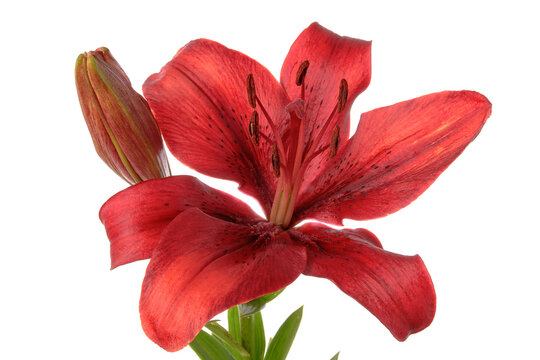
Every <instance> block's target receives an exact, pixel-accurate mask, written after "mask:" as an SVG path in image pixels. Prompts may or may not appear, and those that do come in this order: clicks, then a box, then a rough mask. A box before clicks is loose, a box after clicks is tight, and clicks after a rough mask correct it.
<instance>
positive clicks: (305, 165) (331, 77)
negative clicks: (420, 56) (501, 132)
mask: <svg viewBox="0 0 540 360" xmlns="http://www.w3.org/2000/svg"><path fill="white" fill-rule="evenodd" d="M370 77H371V60H370V42H366V41H362V40H356V39H351V38H348V37H340V36H338V35H336V34H334V33H332V32H330V31H329V30H327V29H325V28H323V27H321V26H320V25H319V24H316V23H315V24H312V25H311V26H310V27H309V28H307V29H306V30H305V31H304V32H303V33H302V34H301V35H300V36H299V38H298V39H297V40H296V42H295V43H294V44H293V46H292V48H291V50H290V52H289V54H288V56H287V58H286V59H285V63H284V64H283V67H282V69H281V84H280V83H278V82H277V81H276V80H275V79H274V78H273V77H272V75H271V74H270V73H269V72H268V70H266V69H265V68H264V67H263V66H261V65H260V64H258V63H257V62H255V61H254V60H252V59H250V58H248V57H247V56H245V55H243V54H241V53H239V52H236V51H233V50H230V49H227V48H226V47H224V46H222V45H220V44H218V43H215V42H212V41H209V40H204V39H201V40H196V41H192V42H190V43H189V44H187V45H186V46H185V47H183V48H182V49H181V50H180V51H179V52H178V53H177V54H176V55H175V57H174V58H173V59H172V61H171V62H169V63H168V64H167V65H166V66H165V67H164V68H163V69H162V70H161V72H160V73H159V74H155V75H152V76H151V77H150V78H149V79H148V80H147V81H146V83H145V84H144V89H143V91H144V94H145V97H146V98H147V100H148V102H149V105H150V107H151V109H152V112H153V113H154V115H155V117H156V120H157V122H158V124H159V126H160V128H161V130H162V132H163V136H164V138H165V141H166V143H167V145H168V146H169V149H170V150H171V152H172V153H173V154H174V155H175V156H176V157H177V158H178V159H179V160H180V161H182V162H183V163H184V164H186V165H188V166H190V167H192V168H194V169H196V170H198V171H200V172H202V173H205V174H207V175H210V176H214V177H219V178H223V179H228V180H233V181H236V182H238V183H239V185H240V189H241V190H242V191H244V192H245V193H247V194H250V195H252V196H254V197H255V198H257V199H258V200H259V201H260V203H261V205H262V207H263V209H264V211H265V214H266V216H267V219H268V221H265V220H263V219H261V218H259V217H258V216H257V215H256V214H255V213H253V211H252V210H250V208H249V207H248V206H246V205H245V204H243V203H242V202H240V201H239V200H237V199H236V198H234V197H232V196H230V195H227V194H225V193H223V192H221V191H218V190H215V189H212V188H210V187H208V186H206V185H204V184H202V183H201V182H199V181H198V180H196V179H194V178H192V177H187V176H175V177H169V178H164V179H157V180H149V181H146V182H143V183H140V184H137V185H134V186H132V187H131V188H128V189H127V190H124V191H122V192H120V193H118V194H117V195H115V196H113V197H112V198H111V199H110V200H109V201H107V203H105V205H104V206H103V208H102V210H101V212H100V217H101V219H102V221H103V223H104V225H105V226H106V229H107V233H108V236H109V238H110V241H111V257H112V267H113V268H114V267H116V266H119V265H123V264H126V263H129V262H132V261H136V260H140V259H147V258H150V259H151V260H150V264H149V265H148V269H147V272H146V277H145V279H144V283H143V287H142V295H141V301H140V313H141V319H142V325H143V328H144V331H145V332H146V334H147V335H148V336H149V337H150V338H151V339H152V340H153V341H155V342H156V343H158V344H159V345H160V346H162V347H163V348H165V349H166V350H169V351H175V350H178V349H181V348H182V347H184V346H186V345H187V344H188V343H189V342H190V341H191V340H192V339H193V338H194V336H195V335H196V334H197V332H198V331H199V330H200V329H201V328H202V326H203V325H204V324H205V323H206V322H207V321H209V320H210V319H211V318H212V317H213V316H215V315H216V314H218V313H220V312H222V311H224V310H226V309H228V308H230V307H232V306H234V305H237V304H240V303H245V302H247V301H250V300H252V299H254V298H257V297H259V296H261V295H264V294H267V293H270V292H274V291H277V290H279V289H281V288H283V287H285V286H287V285H289V284H290V283H291V282H293V281H294V280H295V279H296V278H297V277H298V276H299V275H300V274H302V273H303V274H305V275H312V276H318V277H324V278H327V279H329V280H331V281H332V282H334V283H335V284H336V285H337V286H338V287H339V288H340V289H341V290H343V291H344V292H345V293H347V294H348V295H350V296H352V297H353V298H354V299H356V300H357V301H358V302H360V303H361V304H362V305H363V306H365V307H366V308H367V309H368V310H369V311H371V312H372V313H373V314H374V315H375V316H376V317H377V318H378V319H379V320H380V321H381V322H382V323H383V324H384V325H385V326H386V327H387V328H388V329H389V330H390V331H391V332H392V334H393V335H394V336H395V337H396V338H397V339H398V340H405V339H406V338H407V336H408V335H409V334H412V333H415V332H418V331H420V330H422V329H424V328H425V327H427V326H428V325H429V324H430V323H431V321H432V319H433V316H434V313H435V292H434V289H433V285H432V283H431V279H430V276H429V274H428V272H427V270H426V268H425V266H424V264H423V262H422V260H421V259H420V257H419V256H403V255H397V254H394V253H390V252H387V251H385V250H383V249H382V247H381V244H380V242H379V240H378V239H377V238H376V237H375V236H374V235H373V234H372V233H370V232H369V231H367V230H364V229H355V230H350V229H343V230H333V229H331V228H329V227H327V226H325V225H322V224H318V223H309V224H306V225H302V226H299V227H294V225H296V224H298V223H299V222H300V221H301V220H303V219H308V218H311V219H316V220H320V221H325V222H328V223H332V224H341V222H342V219H343V218H350V219H356V220H359V219H372V218H377V217H381V216H385V215H387V214H390V213H393V212H395V211H397V210H399V209H401V208H402V207H404V206H406V205H407V204H409V203H410V202H411V201H413V200H414V199H415V198H417V197H418V196H419V195H420V194H421V193H422V192H424V191H425V190H426V189H427V187H428V186H429V185H430V184H431V183H432V182H433V181H434V180H435V179H436V178H437V177H438V176H439V175H440V174H441V172H442V171H443V170H444V169H446V167H447V166H448V165H450V163H451V162H452V161H453V160H454V159H455V158H456V157H457V156H458V155H459V154H460V153H461V152H462V151H463V150H464V148H465V147H466V146H467V144H469V143H470V142H471V141H472V140H473V139H474V138H475V136H476V135H477V134H478V132H479V131H480V129H481V127H482V125H483V124H484V122H485V121H486V119H487V117H488V116H489V114H490V111H491V104H490V103H489V101H488V100H487V99H486V98H485V97H484V96H482V95H481V94H479V93H476V92H472V91H457V92H451V91H446V92H441V93H436V94H431V95H426V96H423V97H420V98H416V99H413V100H409V101H405V102H402V103H398V104H396V105H392V106H388V107H384V108H380V109H376V110H373V111H370V112H368V113H365V114H363V115H362V117H361V119H360V123H359V125H358V128H357V130H356V133H355V135H354V136H352V137H351V138H350V139H348V134H349V112H350V108H351V104H352V101H353V100H354V98H355V97H356V96H357V95H358V94H360V93H361V92H362V91H363V90H365V89H366V87H367V86H368V84H369V82H370Z"/></svg>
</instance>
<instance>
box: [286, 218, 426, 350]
mask: <svg viewBox="0 0 540 360" xmlns="http://www.w3.org/2000/svg"><path fill="white" fill-rule="evenodd" d="M299 232H302V233H303V234H302V235H300V239H302V237H304V241H306V240H307V241H308V242H309V241H311V242H312V245H313V246H310V247H308V250H307V254H308V260H307V265H306V270H305V271H304V274H305V275H311V276H317V277H323V278H327V279H329V280H330V281H332V282H333V283H334V284H336V285H337V286H338V287H339V288H340V289H341V290H342V291H343V292H345V293H346V294H347V295H349V296H351V297H352V298H354V299H355V300H356V301H358V302H359V303H360V304H362V305H363V306H364V307H366V309H368V310H369V311H370V312H371V313H372V314H373V315H375V316H376V317H377V318H378V319H379V320H380V321H381V322H382V323H383V324H384V326H386V327H387V328H388V329H389V330H390V332H391V333H392V335H394V337H396V339H398V340H400V341H403V340H405V339H406V338H407V337H408V336H409V335H410V334H414V333H416V332H419V331H421V330H423V329H425V328H426V327H427V326H428V325H429V324H431V321H432V320H433V317H434V316H435V303H436V296H435V290H434V289H433V284H432V282H431V278H430V276H429V273H428V271H427V270H426V267H425V266H424V263H423V262H422V259H420V256H418V255H416V256H403V255H398V254H394V253H391V252H388V251H384V250H382V248H380V247H377V242H378V240H377V238H376V237H375V236H374V235H373V234H371V233H370V232H369V231H367V230H363V229H356V230H346V229H344V230H334V229H331V228H328V227H326V226H323V225H321V224H315V223H310V224H306V225H304V226H302V227H300V228H299ZM299 232H298V233H299ZM298 233H296V235H293V237H296V236H298ZM306 237H307V238H306Z"/></svg>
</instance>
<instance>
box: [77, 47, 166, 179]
mask: <svg viewBox="0 0 540 360" xmlns="http://www.w3.org/2000/svg"><path fill="white" fill-rule="evenodd" d="M75 83H76V85H77V93H78V94H79V102H80V104H81V109H82V112H83V115H84V118H85V120H86V125H87V126H88V130H89V131H90V135H91V136H92V140H93V142H94V146H95V148H96V151H97V153H98V155H99V156H100V157H101V159H103V161H105V163H106V164H107V165H109V167H110V168H111V169H112V170H113V171H114V172H115V173H116V174H118V176H120V177H121V178H123V179H124V180H126V181H127V182H128V183H130V184H135V183H138V182H141V181H144V180H149V179H155V178H162V177H166V176H170V169H169V163H168V161H167V155H166V153H165V149H164V147H163V141H162V139H161V133H160V131H159V128H158V126H157V123H156V120H155V119H154V117H153V115H152V112H151V111H150V108H149V107H148V104H147V103H146V100H145V99H144V98H143V97H142V96H141V95H139V94H138V93H137V92H136V91H135V90H133V88H132V87H131V83H130V81H129V79H128V77H127V75H126V73H125V72H124V71H123V70H122V68H121V67H120V65H119V64H118V62H116V60H115V59H114V58H113V56H112V55H111V53H110V51H109V50H108V49H107V48H104V47H102V48H99V49H97V50H96V51H90V52H88V53H84V54H81V55H79V57H78V58H77V62H76V64H75Z"/></svg>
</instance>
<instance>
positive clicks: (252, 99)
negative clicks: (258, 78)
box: [246, 74, 257, 109]
mask: <svg viewBox="0 0 540 360" xmlns="http://www.w3.org/2000/svg"><path fill="white" fill-rule="evenodd" d="M246 83H247V95H248V102H249V105H250V106H251V107H252V108H254V109H255V107H256V106H257V93H256V92H255V79H253V74H249V75H248V77H247V81H246Z"/></svg>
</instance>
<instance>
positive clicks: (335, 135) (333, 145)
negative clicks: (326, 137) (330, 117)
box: [328, 125, 340, 158]
mask: <svg viewBox="0 0 540 360" xmlns="http://www.w3.org/2000/svg"><path fill="white" fill-rule="evenodd" d="M339 140H340V139H339V126H337V125H336V127H335V128H334V131H332V137H331V138H330V146H329V148H330V150H329V153H328V156H329V157H330V158H333V157H334V156H336V154H337V150H338V146H339Z"/></svg>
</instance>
